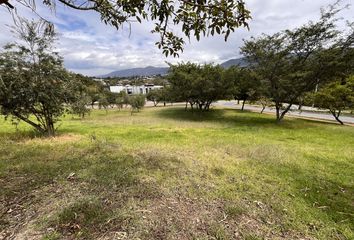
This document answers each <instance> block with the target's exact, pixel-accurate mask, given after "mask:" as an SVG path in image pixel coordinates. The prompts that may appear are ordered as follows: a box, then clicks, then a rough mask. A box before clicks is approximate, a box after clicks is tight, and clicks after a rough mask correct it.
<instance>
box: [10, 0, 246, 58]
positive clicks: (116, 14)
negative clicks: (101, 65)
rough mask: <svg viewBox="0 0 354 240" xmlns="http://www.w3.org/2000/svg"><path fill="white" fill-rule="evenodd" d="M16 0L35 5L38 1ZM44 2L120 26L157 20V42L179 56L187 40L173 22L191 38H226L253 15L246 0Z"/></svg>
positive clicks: (163, 50) (244, 24) (86, 0)
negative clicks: (215, 35)
mask: <svg viewBox="0 0 354 240" xmlns="http://www.w3.org/2000/svg"><path fill="white" fill-rule="evenodd" d="M16 1H17V2H21V3H22V5H27V6H29V7H30V8H32V9H34V8H35V6H36V2H37V1H36V0H25V1H24V3H23V1H20V0H16ZM43 3H44V4H45V5H47V6H48V7H49V8H51V9H53V8H55V6H56V5H57V4H58V3H60V4H63V5H65V6H67V7H70V8H73V9H76V10H79V11H95V12H97V13H99V14H100V16H101V20H102V22H104V23H105V24H108V25H111V26H113V27H115V28H117V29H119V28H121V27H122V25H123V24H131V23H133V22H138V23H141V22H143V21H151V22H153V24H154V27H153V29H152V30H151V32H152V33H157V34H159V35H160V40H159V41H158V42H156V45H157V47H158V48H160V49H162V52H163V53H164V54H165V55H166V56H168V55H173V56H178V54H179V52H181V51H183V46H184V44H185V40H184V38H183V36H178V35H177V34H176V33H175V32H176V31H174V30H173V29H172V28H171V26H172V25H174V26H178V27H180V28H181V32H182V33H183V35H184V36H185V37H187V38H188V39H190V38H191V37H192V36H194V37H195V38H196V39H197V40H199V39H200V37H201V36H207V35H212V36H213V35H214V34H222V35H223V36H224V37H225V41H226V40H227V38H228V36H229V35H230V33H231V32H233V31H235V29H237V28H239V27H247V28H248V20H250V19H251V16H250V11H249V10H247V9H246V6H245V2H244V1H243V0H230V1H225V0H198V1H186V0H178V1H172V0H161V1H157V0H151V1H145V0H133V1H132V0H121V1H111V0H44V1H43Z"/></svg>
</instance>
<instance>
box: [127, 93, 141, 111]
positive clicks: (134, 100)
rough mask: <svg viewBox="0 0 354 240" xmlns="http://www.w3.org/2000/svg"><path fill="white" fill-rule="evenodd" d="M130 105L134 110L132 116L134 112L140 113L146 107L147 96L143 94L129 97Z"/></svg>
mask: <svg viewBox="0 0 354 240" xmlns="http://www.w3.org/2000/svg"><path fill="white" fill-rule="evenodd" d="M129 104H130V106H131V108H132V110H131V115H133V111H134V110H135V111H138V112H139V111H140V109H142V108H143V107H144V106H145V96H144V95H142V94H139V95H132V96H129Z"/></svg>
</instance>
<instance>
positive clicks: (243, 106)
mask: <svg viewBox="0 0 354 240" xmlns="http://www.w3.org/2000/svg"><path fill="white" fill-rule="evenodd" d="M245 102H246V99H244V100H243V102H242V107H241V111H243V109H244V108H245Z"/></svg>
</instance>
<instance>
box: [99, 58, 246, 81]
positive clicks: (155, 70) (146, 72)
mask: <svg viewBox="0 0 354 240" xmlns="http://www.w3.org/2000/svg"><path fill="white" fill-rule="evenodd" d="M220 65H221V66H222V67H223V68H229V67H231V66H234V65H238V66H240V67H247V66H248V62H247V60H246V59H245V58H235V59H230V60H228V61H226V62H223V63H221V64H220ZM168 69H169V68H168V67H152V66H148V67H145V68H129V69H124V70H118V71H114V72H111V73H108V74H105V75H102V76H99V77H101V78H108V77H134V76H153V75H165V74H167V72H168Z"/></svg>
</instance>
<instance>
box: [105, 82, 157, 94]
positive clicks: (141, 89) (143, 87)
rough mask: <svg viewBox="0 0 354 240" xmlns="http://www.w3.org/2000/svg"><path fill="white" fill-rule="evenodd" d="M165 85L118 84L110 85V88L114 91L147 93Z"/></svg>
mask: <svg viewBox="0 0 354 240" xmlns="http://www.w3.org/2000/svg"><path fill="white" fill-rule="evenodd" d="M161 88H163V86H160V85H154V84H144V85H141V86H133V85H129V84H128V85H124V86H123V85H117V86H110V87H109V90H110V91H111V92H114V93H120V92H122V91H124V92H126V93H128V94H129V95H130V94H147V93H148V92H150V91H151V90H154V89H161Z"/></svg>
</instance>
